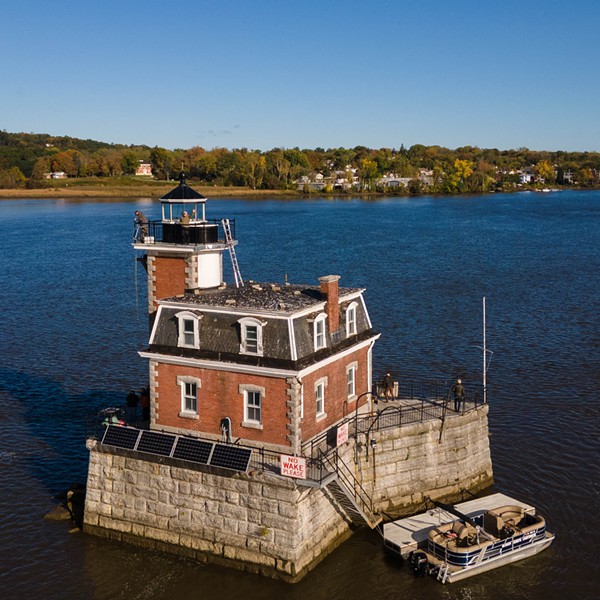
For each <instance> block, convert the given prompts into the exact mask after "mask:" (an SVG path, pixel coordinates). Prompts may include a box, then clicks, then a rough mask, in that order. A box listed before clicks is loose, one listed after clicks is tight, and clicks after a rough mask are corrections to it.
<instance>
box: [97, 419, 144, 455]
mask: <svg viewBox="0 0 600 600" xmlns="http://www.w3.org/2000/svg"><path fill="white" fill-rule="evenodd" d="M139 435H140V430H139V429H135V428H133V427H122V426H121V425H109V426H108V427H107V428H106V431H105V432H104V437H103V438H102V443H103V444H106V445H107V446H115V447H117V448H126V449H127V450H133V449H134V448H135V445H136V443H137V441H138V437H139Z"/></svg>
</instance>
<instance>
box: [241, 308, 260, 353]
mask: <svg viewBox="0 0 600 600" xmlns="http://www.w3.org/2000/svg"><path fill="white" fill-rule="evenodd" d="M239 324H240V337H241V343H240V354H255V355H256V356H262V355H263V331H262V330H263V325H264V323H262V322H261V321H259V320H258V319H253V318H252V317H245V318H243V319H240V320H239Z"/></svg>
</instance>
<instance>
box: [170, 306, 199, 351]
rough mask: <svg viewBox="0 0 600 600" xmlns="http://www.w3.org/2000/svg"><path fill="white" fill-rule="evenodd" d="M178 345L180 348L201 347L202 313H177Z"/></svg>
mask: <svg viewBox="0 0 600 600" xmlns="http://www.w3.org/2000/svg"><path fill="white" fill-rule="evenodd" d="M176 316H177V345H178V346H179V347H180V348H200V335H199V332H200V326H199V324H200V319H202V315H196V314H194V313H191V312H180V313H178V314H177V315H176Z"/></svg>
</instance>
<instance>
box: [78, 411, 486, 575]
mask: <svg viewBox="0 0 600 600" xmlns="http://www.w3.org/2000/svg"><path fill="white" fill-rule="evenodd" d="M487 413H488V410H487V406H485V407H483V408H480V409H479V410H476V411H471V412H470V413H468V414H466V415H462V416H458V415H452V416H451V417H450V418H448V419H446V421H445V422H444V426H443V430H442V434H441V441H440V426H441V423H442V422H441V421H440V420H434V419H432V420H429V421H425V422H422V423H417V424H412V425H406V426H403V427H401V428H398V429H389V430H385V431H381V432H376V433H374V435H371V436H369V439H367V438H366V436H364V435H361V436H360V437H359V439H358V444H355V440H353V439H351V440H349V441H348V442H347V443H346V444H345V445H344V446H343V447H342V448H341V449H340V457H341V458H342V459H343V460H344V462H345V463H346V465H347V466H348V467H349V468H350V469H352V470H353V471H354V474H355V477H356V478H357V479H358V480H359V481H360V482H361V483H362V485H363V487H364V488H365V489H366V491H367V492H368V493H369V494H370V495H371V497H372V498H373V500H374V502H375V505H376V508H377V510H378V511H380V512H383V513H385V516H386V517H388V516H389V517H391V516H399V515H404V514H410V513H413V512H416V511H419V510H421V509H422V508H423V503H424V501H425V499H426V497H431V498H434V499H440V500H453V499H457V498H459V497H460V494H461V491H462V490H463V489H467V490H469V491H471V492H475V491H478V490H481V489H484V488H486V487H488V486H489V485H491V484H492V464H491V457H490V448H489V439H488V421H487ZM371 438H374V439H375V440H376V442H377V445H376V447H375V448H372V447H371V444H370V439H371ZM89 446H90V465H89V472H88V482H87V494H86V507H85V524H84V530H85V531H87V532H89V533H93V534H96V535H102V536H106V537H111V538H115V539H119V540H121V541H125V542H131V543H136V544H140V545H144V546H148V547H151V548H155V549H158V550H163V551H169V552H176V553H179V554H184V555H186V556H190V557H192V558H195V559H197V560H201V561H210V562H213V563H218V564H222V565H227V566H233V567H236V568H242V569H245V570H248V571H251V572H254V573H258V574H262V575H267V576H271V577H279V578H282V579H286V580H288V581H297V580H298V579H300V578H301V577H302V576H303V575H304V574H305V573H306V572H308V570H310V569H311V568H312V567H314V566H315V565H316V564H317V563H318V562H319V561H320V560H322V559H323V558H324V557H325V556H326V555H327V554H329V553H330V552H331V551H332V550H333V549H334V548H336V547H337V546H338V545H339V544H340V543H342V542H343V541H344V540H345V539H347V538H348V537H349V536H350V534H351V527H350V523H349V520H348V518H347V517H346V516H345V515H344V514H343V511H342V510H341V509H340V508H339V507H337V506H336V505H335V504H334V502H335V501H334V500H333V499H332V496H331V495H330V494H329V493H328V491H327V490H326V489H325V490H321V489H319V488H313V487H306V486H304V485H302V484H301V482H296V481H295V480H293V479H287V478H283V477H279V476H277V475H274V474H272V473H269V472H250V473H248V474H246V473H231V474H227V473H226V472H223V471H217V470H211V469H209V468H208V467H204V468H202V467H198V468H197V469H194V468H193V467H191V466H190V465H189V463H183V462H181V461H173V460H172V459H160V458H159V457H153V456H147V457H144V459H140V458H139V456H140V455H138V454H133V453H128V452H127V451H126V450H115V449H108V448H105V447H102V446H100V445H97V444H96V443H95V442H90V444H89ZM367 448H368V451H367ZM167 463H169V464H167ZM200 469H202V470H200Z"/></svg>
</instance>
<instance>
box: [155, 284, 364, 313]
mask: <svg viewBox="0 0 600 600" xmlns="http://www.w3.org/2000/svg"><path fill="white" fill-rule="evenodd" d="M363 291H364V289H362V288H339V299H340V302H341V301H343V299H344V298H345V297H347V296H349V295H358V294H360V293H362V292H363ZM325 300H326V298H325V297H324V296H323V294H322V292H321V288H320V287H319V286H311V285H291V284H285V285H282V284H275V283H253V282H250V283H248V284H247V285H245V286H244V287H240V288H226V289H222V290H214V291H202V292H199V293H198V294H192V293H190V294H184V295H182V296H175V297H173V298H164V299H163V300H162V301H161V302H176V303H182V304H187V305H198V306H199V307H200V306H205V307H209V306H210V307H215V308H216V307H220V308H228V309H241V310H260V311H269V312H278V313H287V314H289V313H293V312H296V311H299V310H303V309H306V308H310V307H315V309H316V308H317V307H318V305H320V304H322V303H323V302H325ZM236 312H238V311H236Z"/></svg>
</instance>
